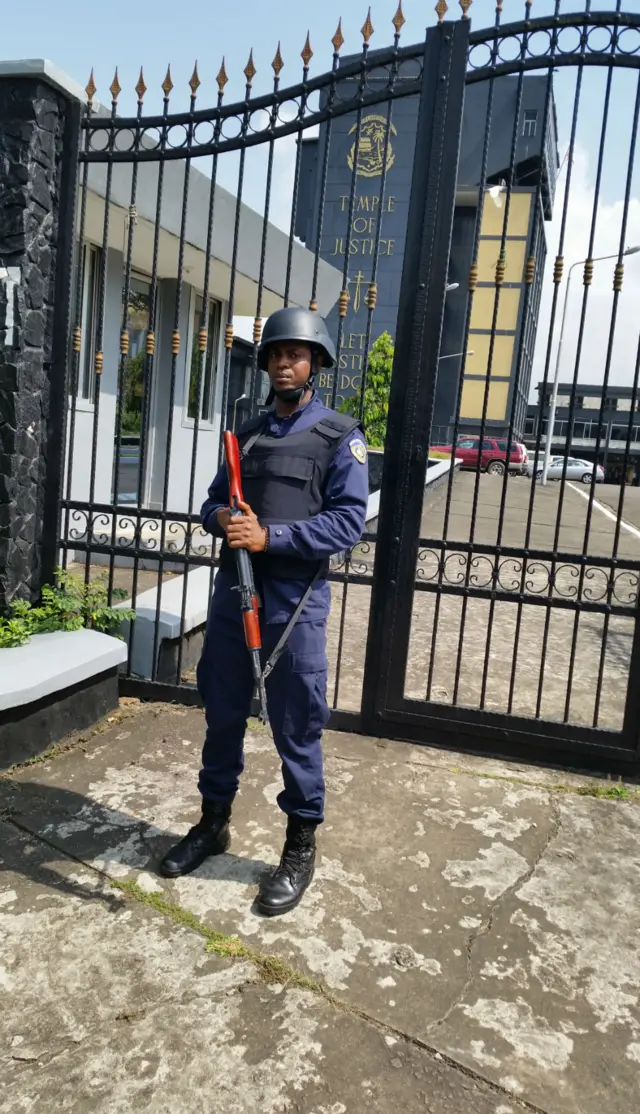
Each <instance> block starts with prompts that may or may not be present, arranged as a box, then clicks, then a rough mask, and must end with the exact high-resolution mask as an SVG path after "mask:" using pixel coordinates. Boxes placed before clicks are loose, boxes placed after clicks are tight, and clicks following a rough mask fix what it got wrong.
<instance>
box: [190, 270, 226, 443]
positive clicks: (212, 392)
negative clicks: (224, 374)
mask: <svg viewBox="0 0 640 1114" xmlns="http://www.w3.org/2000/svg"><path fill="white" fill-rule="evenodd" d="M198 300H200V302H202V293H201V291H199V290H197V289H196V288H195V287H193V286H192V287H191V297H190V300H189V327H188V334H187V344H186V350H185V358H184V383H183V395H182V425H183V426H184V427H185V428H187V429H193V428H194V426H195V422H196V419H195V417H192V416H191V415H190V414H189V393H190V389H191V366H192V362H193V346H194V344H196V343H197V340H198V334H199V332H200V313H201V310H200V309H198ZM222 308H223V303H222V302H221V300H220V299H219V298H214V297H212V296H211V295H209V322H208V334H209V335H208V344H207V349H208V353H209V352H210V354H211V355H210V370H211V374H210V377H209V384H208V394H209V406H208V413H207V417H203V416H202V413H203V410H204V406H203V407H202V408H201V412H200V420H199V422H198V429H207V430H212V429H214V428H215V424H216V386H217V382H218V372H219V370H220V360H221V358H222V347H221V346H222ZM196 318H197V320H196ZM212 322H213V330H214V332H213V336H212V333H211V329H212ZM208 358H209V356H208ZM206 372H207V367H206V362H205V374H204V379H205V383H204V385H203V394H202V401H203V403H204V400H205V396H204V388H205V387H206V379H207V374H206Z"/></svg>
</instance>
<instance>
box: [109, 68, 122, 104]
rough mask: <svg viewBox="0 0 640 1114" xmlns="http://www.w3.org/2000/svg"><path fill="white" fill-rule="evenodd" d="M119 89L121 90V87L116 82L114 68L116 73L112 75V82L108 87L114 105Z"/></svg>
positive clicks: (116, 75)
mask: <svg viewBox="0 0 640 1114" xmlns="http://www.w3.org/2000/svg"><path fill="white" fill-rule="evenodd" d="M121 89H122V86H121V84H120V82H119V81H118V67H117V66H116V72H115V73H114V75H113V81H112V82H111V85H110V86H109V92H110V93H111V96H112V98H113V103H114V104H115V103H116V101H117V99H118V97H119V95H120V91H121Z"/></svg>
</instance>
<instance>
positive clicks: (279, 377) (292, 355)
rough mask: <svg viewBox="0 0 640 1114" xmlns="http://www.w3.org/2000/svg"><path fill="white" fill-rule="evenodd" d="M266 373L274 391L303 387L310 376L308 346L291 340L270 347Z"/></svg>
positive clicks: (309, 350)
mask: <svg viewBox="0 0 640 1114" xmlns="http://www.w3.org/2000/svg"><path fill="white" fill-rule="evenodd" d="M267 371H268V372H269V379H270V380H271V386H272V387H273V388H274V390H276V391H291V390H296V389H297V388H298V387H303V386H304V384H305V383H306V382H307V379H308V378H309V376H310V375H311V349H310V348H309V345H308V344H301V343H300V342H299V341H293V340H283V341H279V342H278V343H277V344H272V345H270V347H269V363H268V366H267Z"/></svg>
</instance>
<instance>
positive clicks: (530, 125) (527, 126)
mask: <svg viewBox="0 0 640 1114" xmlns="http://www.w3.org/2000/svg"><path fill="white" fill-rule="evenodd" d="M537 130H538V109H537V108H525V110H524V123H523V125H522V134H523V136H524V137H525V139H535V135H536V132H537Z"/></svg>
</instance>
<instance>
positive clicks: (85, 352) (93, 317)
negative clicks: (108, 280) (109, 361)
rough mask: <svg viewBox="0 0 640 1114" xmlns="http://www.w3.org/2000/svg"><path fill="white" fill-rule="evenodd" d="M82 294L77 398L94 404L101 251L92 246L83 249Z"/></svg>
mask: <svg viewBox="0 0 640 1114" xmlns="http://www.w3.org/2000/svg"><path fill="white" fill-rule="evenodd" d="M83 251H84V266H83V274H84V282H83V287H84V288H83V291H82V319H81V328H82V345H81V348H80V363H79V365H78V395H79V397H80V398H83V399H86V400H87V401H88V402H93V401H94V398H95V392H96V373H95V355H96V333H97V329H98V290H99V289H100V249H99V248H96V247H94V246H93V244H85V246H84V248H83Z"/></svg>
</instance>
